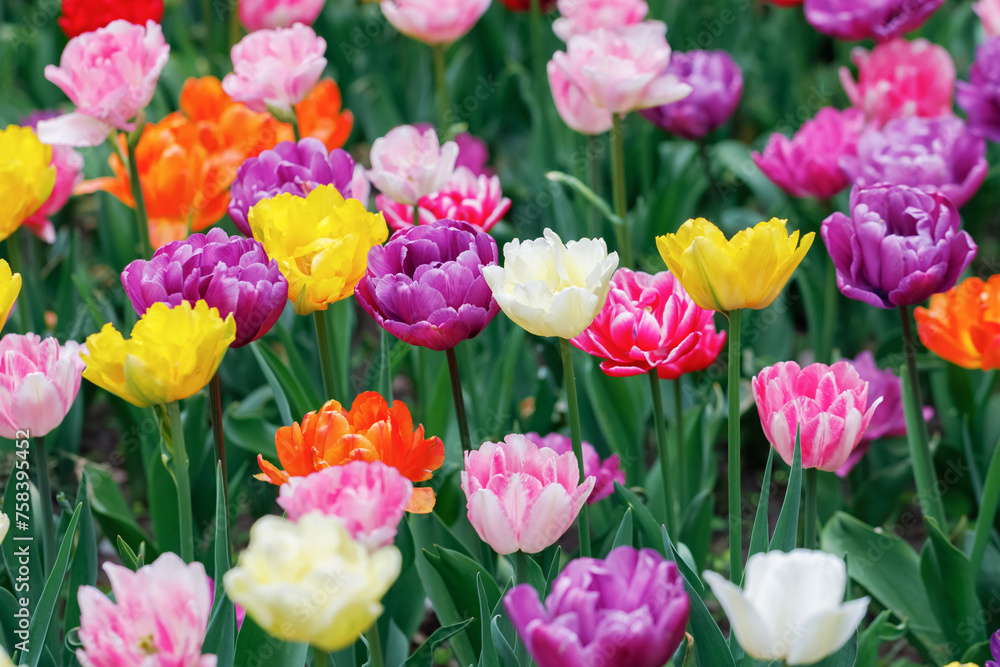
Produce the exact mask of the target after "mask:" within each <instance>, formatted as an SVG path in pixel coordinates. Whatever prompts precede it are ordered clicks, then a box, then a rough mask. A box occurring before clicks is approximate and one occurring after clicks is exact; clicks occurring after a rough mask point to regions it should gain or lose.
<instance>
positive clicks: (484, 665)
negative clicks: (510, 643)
mask: <svg viewBox="0 0 1000 667" xmlns="http://www.w3.org/2000/svg"><path fill="white" fill-rule="evenodd" d="M476 590H477V591H478V592H479V625H480V627H481V629H482V642H483V649H482V651H480V652H479V667H500V658H499V657H498V656H497V647H496V644H494V643H493V635H492V630H491V628H492V620H493V619H492V618H491V614H490V610H491V609H492V607H490V606H489V600H487V599H486V589H484V588H483V578H482V575H480V574H476ZM487 619H489V621H490V622H486V621H487Z"/></svg>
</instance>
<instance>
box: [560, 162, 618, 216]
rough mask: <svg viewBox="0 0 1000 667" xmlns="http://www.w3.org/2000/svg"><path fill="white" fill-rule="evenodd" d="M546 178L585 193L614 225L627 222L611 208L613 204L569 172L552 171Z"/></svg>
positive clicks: (584, 195)
mask: <svg viewBox="0 0 1000 667" xmlns="http://www.w3.org/2000/svg"><path fill="white" fill-rule="evenodd" d="M545 178H547V179H549V180H550V181H552V182H553V183H560V184H562V185H565V186H567V187H568V188H569V189H571V190H574V191H575V192H577V193H579V194H580V195H583V197H584V199H586V200H587V201H588V202H590V203H591V204H592V205H593V206H594V208H596V209H597V210H598V211H600V212H601V215H603V216H604V217H605V218H607V220H608V222H610V223H611V224H613V225H623V224H625V222H624V221H623V220H622V219H621V218H620V217H618V216H617V215H615V213H614V211H612V210H611V205H610V204H608V202H607V201H606V200H605V199H603V198H602V197H600V196H599V195H598V194H597V193H596V192H594V191H593V190H591V189H590V188H588V187H587V186H586V185H584V184H583V182H582V181H581V180H580V179H578V178H575V177H573V176H570V175H569V174H566V173H563V172H561V171H550V172H548V173H546V174H545Z"/></svg>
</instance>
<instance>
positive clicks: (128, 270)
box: [122, 228, 288, 347]
mask: <svg viewBox="0 0 1000 667" xmlns="http://www.w3.org/2000/svg"><path fill="white" fill-rule="evenodd" d="M122 285H123V286H124V287H125V293H126V294H127V295H128V298H129V300H130V301H131V302H132V307H133V308H135V312H136V313H138V314H139V316H142V314H143V313H145V312H146V309H147V308H149V307H150V306H152V305H153V304H154V303H156V302H158V301H162V302H164V303H168V304H170V305H171V306H176V305H178V304H180V303H181V302H182V301H190V302H191V303H194V302H196V301H199V300H204V301H206V302H208V305H209V306H211V307H212V308H218V309H219V315H221V316H222V317H226V316H228V315H229V314H230V313H232V315H233V318H234V319H235V320H236V340H234V341H233V344H232V345H231V346H230V347H243V346H244V345H246V344H247V343H251V342H253V341H255V340H257V339H258V338H260V337H261V336H263V335H264V334H266V333H267V332H268V331H270V330H271V327H273V326H274V323H275V322H277V321H278V317H280V316H281V312H282V311H283V310H284V308H285V303H286V302H287V301H288V281H287V280H285V276H283V275H281V271H279V270H278V263H277V262H276V261H274V260H273V259H269V258H268V256H267V253H265V252H264V247H263V246H262V245H261V244H260V243H258V242H257V241H255V240H254V239H246V238H242V237H240V236H233V237H230V236H229V235H228V234H226V232H225V231H223V230H222V229H219V228H214V229H210V230H209V231H208V233H207V234H192V235H191V236H189V237H187V238H186V239H184V240H183V241H173V242H172V243H168V244H166V245H164V246H163V247H161V248H160V249H158V250H157V251H156V252H155V253H153V258H152V259H150V260H149V261H146V260H144V259H137V260H135V261H134V262H132V263H131V264H129V265H128V266H126V267H125V270H124V271H122Z"/></svg>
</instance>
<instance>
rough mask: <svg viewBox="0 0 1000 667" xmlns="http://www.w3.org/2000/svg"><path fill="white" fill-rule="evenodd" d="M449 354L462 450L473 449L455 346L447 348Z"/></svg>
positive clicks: (446, 351)
mask: <svg viewBox="0 0 1000 667" xmlns="http://www.w3.org/2000/svg"><path fill="white" fill-rule="evenodd" d="M445 354H446V355H447V356H448V374H449V375H451V398H452V400H454V401H455V417H456V418H457V419H458V434H459V436H460V437H461V438H462V451H463V452H471V451H472V438H470V437H469V418H468V416H467V415H466V414H465V397H464V396H463V395H462V377H461V375H460V374H459V372H458V357H457V356H455V348H453V347H449V348H448V349H447V350H445Z"/></svg>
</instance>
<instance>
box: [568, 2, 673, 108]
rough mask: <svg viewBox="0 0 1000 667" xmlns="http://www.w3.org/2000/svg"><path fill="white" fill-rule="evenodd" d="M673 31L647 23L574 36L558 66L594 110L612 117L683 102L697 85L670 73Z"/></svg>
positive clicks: (650, 22) (656, 22) (653, 23)
mask: <svg viewBox="0 0 1000 667" xmlns="http://www.w3.org/2000/svg"><path fill="white" fill-rule="evenodd" d="M666 35H667V26H666V25H665V24H663V23H661V22H660V21H644V22H643V23H637V24H635V25H630V26H625V27H623V28H618V29H616V30H608V29H605V28H598V29H597V30H595V31H593V32H590V33H587V34H584V35H576V36H575V37H572V38H571V39H570V40H569V42H568V43H567V44H566V51H557V52H556V53H555V55H553V57H552V61H553V62H554V63H555V64H556V65H557V66H558V67H559V69H561V70H562V71H563V74H565V75H566V77H567V78H568V79H569V80H570V81H572V82H573V83H575V84H576V85H577V86H579V87H580V90H582V91H583V94H584V96H585V97H586V98H587V100H588V101H589V102H590V103H591V104H593V105H594V106H598V107H601V108H602V109H607V110H608V111H610V112H612V113H621V114H624V113H628V112H629V111H635V110H636V109H646V108H648V107H658V106H660V105H662V104H669V103H671V102H676V101H677V100H680V99H683V98H684V97H686V96H687V95H689V94H690V93H691V86H689V85H687V84H686V83H681V82H680V80H679V79H678V78H677V76H676V75H674V74H666V73H664V70H665V69H666V68H667V65H669V64H670V46H669V45H668V44H667V37H666Z"/></svg>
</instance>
